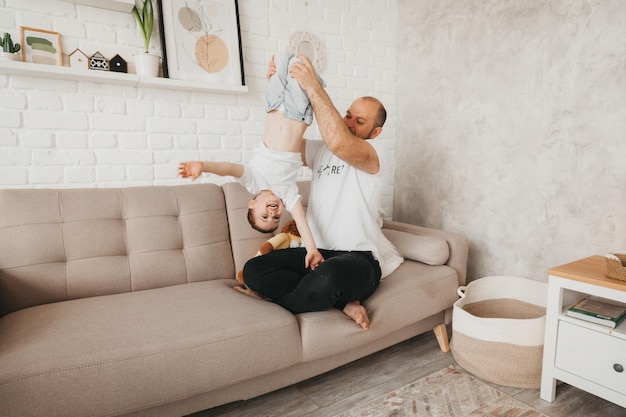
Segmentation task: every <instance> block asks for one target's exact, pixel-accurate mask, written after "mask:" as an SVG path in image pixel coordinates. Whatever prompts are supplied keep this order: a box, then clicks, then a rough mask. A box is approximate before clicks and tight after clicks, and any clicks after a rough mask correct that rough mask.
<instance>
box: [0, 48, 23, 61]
mask: <svg viewBox="0 0 626 417" xmlns="http://www.w3.org/2000/svg"><path fill="white" fill-rule="evenodd" d="M0 61H17V62H20V61H22V55H20V54H18V53H15V54H12V53H10V52H4V51H3V52H0Z"/></svg>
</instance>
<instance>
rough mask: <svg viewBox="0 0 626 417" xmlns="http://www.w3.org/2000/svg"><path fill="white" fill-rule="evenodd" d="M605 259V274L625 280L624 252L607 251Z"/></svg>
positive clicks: (625, 255)
mask: <svg viewBox="0 0 626 417" xmlns="http://www.w3.org/2000/svg"><path fill="white" fill-rule="evenodd" d="M604 258H605V259H606V275H607V276H608V277H611V278H616V279H619V280H622V281H626V252H616V253H609V254H608V255H606V256H605V257H604Z"/></svg>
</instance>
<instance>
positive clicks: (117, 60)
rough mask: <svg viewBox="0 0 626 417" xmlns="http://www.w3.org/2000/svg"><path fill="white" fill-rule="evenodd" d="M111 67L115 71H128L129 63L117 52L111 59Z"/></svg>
mask: <svg viewBox="0 0 626 417" xmlns="http://www.w3.org/2000/svg"><path fill="white" fill-rule="evenodd" d="M109 69H110V71H113V72H128V64H127V63H126V60H125V59H124V58H122V57H121V56H120V55H119V54H117V55H115V56H114V57H113V58H111V60H110V61H109Z"/></svg>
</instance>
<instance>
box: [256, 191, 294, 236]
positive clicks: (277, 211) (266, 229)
mask: <svg viewBox="0 0 626 417" xmlns="http://www.w3.org/2000/svg"><path fill="white" fill-rule="evenodd" d="M284 209H285V205H284V204H283V202H282V200H281V199H280V198H278V197H276V195H274V193H273V192H271V191H270V190H263V191H261V192H260V193H258V194H257V195H256V196H254V198H253V199H252V200H250V201H249V202H248V222H250V226H252V227H253V228H254V229H256V230H258V231H259V232H263V233H270V232H273V231H274V230H276V229H277V228H278V225H279V223H280V216H282V214H283V211H284Z"/></svg>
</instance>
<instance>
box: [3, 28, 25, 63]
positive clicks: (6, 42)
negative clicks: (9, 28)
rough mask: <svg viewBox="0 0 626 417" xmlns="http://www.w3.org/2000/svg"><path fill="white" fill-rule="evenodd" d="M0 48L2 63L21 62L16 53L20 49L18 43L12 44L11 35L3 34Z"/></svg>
mask: <svg viewBox="0 0 626 417" xmlns="http://www.w3.org/2000/svg"><path fill="white" fill-rule="evenodd" d="M0 47H1V48H2V53H1V54H0V59H2V60H4V61H21V60H22V59H21V56H20V55H18V54H17V53H18V52H19V51H20V50H21V49H22V48H21V46H20V44H19V43H13V40H12V39H11V34H10V33H7V32H4V35H3V36H2V38H0Z"/></svg>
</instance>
